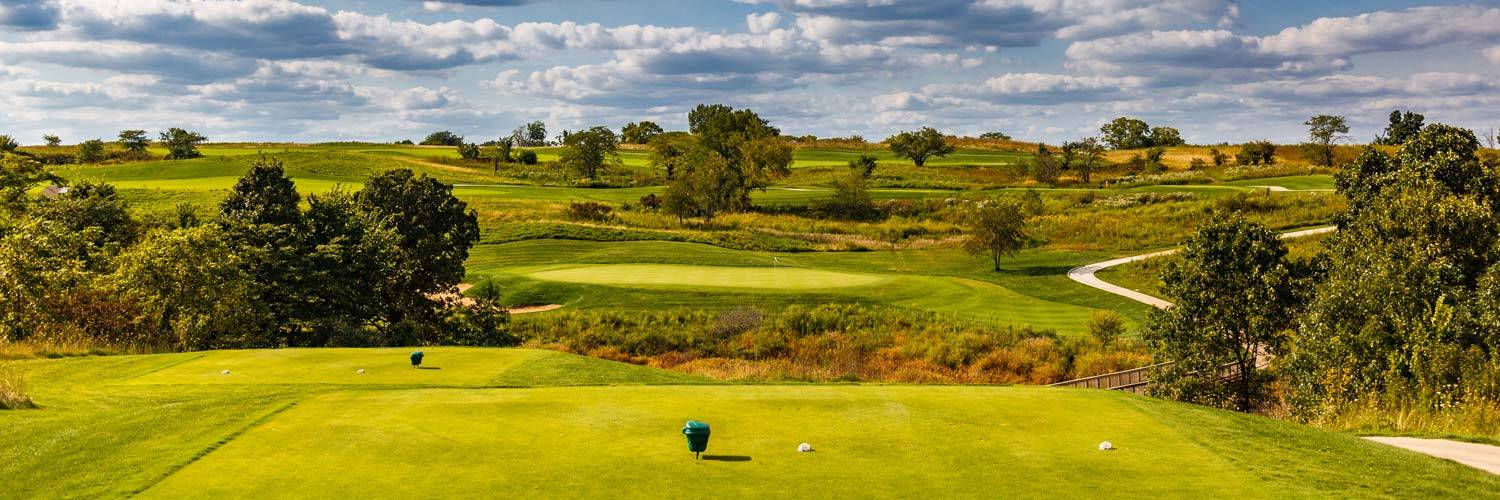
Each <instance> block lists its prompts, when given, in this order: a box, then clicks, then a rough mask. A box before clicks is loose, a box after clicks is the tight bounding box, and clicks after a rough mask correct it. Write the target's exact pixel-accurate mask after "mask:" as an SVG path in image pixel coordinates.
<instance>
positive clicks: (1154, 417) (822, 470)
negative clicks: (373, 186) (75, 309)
mask: <svg viewBox="0 0 1500 500" xmlns="http://www.w3.org/2000/svg"><path fill="white" fill-rule="evenodd" d="M428 352H429V359H430V360H431V362H432V363H433V364H435V365H436V364H440V362H441V364H443V365H444V366H443V368H444V369H443V370H442V371H443V372H445V373H443V375H445V376H446V375H448V373H446V372H447V370H454V372H455V373H454V375H455V376H458V377H459V378H460V379H463V381H462V383H460V384H458V385H460V386H462V385H468V384H472V383H477V384H478V385H480V386H481V387H483V386H489V385H493V384H494V383H495V382H503V381H516V380H528V381H529V382H530V385H573V384H577V383H589V382H597V381H599V380H609V381H613V382H626V383H639V382H667V381H679V382H693V381H696V379H692V378H691V377H687V376H684V375H679V374H670V373H663V372H658V371H655V370H650V369H645V368H640V367H633V366H629V365H621V364H618V363H611V362H605V361H599V360H591V359H588V358H581V357H577V356H570V355H564V354H557V353H536V352H530V351H511V350H483V349H449V350H438V349H431V350H428ZM405 353H406V350H401V349H387V350H318V351H299V350H289V351H270V352H266V351H225V352H215V353H188V354H173V355H155V356H120V357H107V358H82V359H65V360H47V361H33V362H28V363H27V365H28V366H29V367H30V368H31V369H32V370H33V372H34V375H35V379H36V380H37V382H38V383H37V388H36V389H37V391H36V393H37V399H38V402H39V403H41V404H42V406H43V409H41V410H27V411H12V412H0V477H7V478H25V479H24V480H13V481H9V482H7V488H8V489H7V491H6V493H7V495H12V494H13V495H16V496H23V497H56V496H122V495H125V494H129V493H131V492H135V491H140V490H144V492H143V493H144V496H147V497H156V498H179V497H225V496H232V497H267V496H300V497H315V496H340V497H344V496H362V497H376V498H386V497H412V496H438V497H474V496H482V495H492V494H493V492H495V491H507V492H513V494H520V495H528V496H548V497H553V496H570V497H571V496H598V495H608V496H653V497H660V496H695V497H701V496H704V495H713V496H728V497H741V496H768V495H769V496H793V495H796V496H804V497H825V496H830V495H841V496H849V495H857V496H884V497H911V496H916V495H931V494H933V493H936V494H938V495H942V496H980V495H983V496H1048V497H1057V496H1094V497H1097V496H1133V497H1139V496H1164V495H1165V496H1175V497H1180V496H1193V497H1210V496H1212V497H1222V496H1253V497H1267V498H1282V497H1312V496H1318V497H1327V496H1355V497H1362V496H1385V495H1388V496H1398V497H1475V496H1483V495H1485V494H1488V492H1493V491H1495V488H1497V487H1500V479H1497V477H1496V476H1492V475H1488V474H1484V473H1481V472H1478V471H1474V470H1472V469H1467V468H1464V467H1462V466H1458V465H1456V464H1452V463H1448V462H1443V461H1439V460H1435V459H1430V458H1426V457H1422V456H1418V455H1415V454H1411V453H1408V452H1404V451H1401V450H1397V449H1395V448H1388V447H1384V446H1381V445H1376V444H1373V443H1367V442H1363V441H1361V440H1359V439H1357V438H1354V437H1352V436H1348V435H1342V434H1333V433H1327V432H1323V431H1317V430H1313V429H1310V428H1306V427H1302V426H1298V425H1295V424H1290V423H1286V422H1281V421H1275V420H1270V419H1265V418H1260V417H1253V416H1246V415H1239V414H1232V413H1228V412H1223V411H1218V410H1212V409H1206V408H1200V407H1192V406H1187V405H1181V404H1176V403H1169V402H1164V401H1157V400H1150V399H1146V398H1141V397H1137V396H1132V395H1128V394H1120V393H1104V392H1094V391H1080V390H1068V389H1047V388H1022V387H919V386H820V385H784V386H725V385H707V386H659V387H648V386H640V385H623V386H612V387H584V388H535V389H495V388H463V387H448V385H449V382H452V381H438V380H432V379H429V378H426V377H430V376H431V375H433V374H432V373H430V371H427V370H413V369H411V368H409V367H405V366H401V365H402V364H403V363H404V361H405ZM251 361H253V362H251ZM237 363H238V364H237ZM353 365H362V366H371V367H375V368H372V369H371V373H369V374H370V375H375V373H374V372H375V371H376V370H379V371H381V372H384V371H385V370H387V369H389V370H393V371H394V372H395V373H394V374H393V375H392V376H393V377H395V378H394V379H392V380H389V382H392V384H393V385H383V386H374V385H368V384H346V382H347V380H348V378H350V377H352V374H350V373H348V370H347V368H348V367H349V366H353ZM219 366H240V367H242V368H240V370H241V371H245V370H260V371H263V372H264V375H265V376H266V378H264V379H261V380H256V379H254V378H253V377H254V376H255V375H252V373H250V372H248V371H246V372H245V377H243V378H236V377H234V376H231V377H230V379H231V380H233V382H234V383H213V384H202V383H199V382H200V380H198V377H200V375H201V374H200V372H202V371H211V372H212V376H215V377H222V375H220V374H218V371H217V370H214V368H217V367H219ZM309 367H313V368H309ZM309 371H313V372H320V373H308V372H309ZM459 371H465V372H467V371H473V372H475V373H474V374H472V375H470V374H459V373H456V372H459ZM232 373H238V372H232ZM497 373H498V374H499V375H498V376H494V375H493V374H497ZM508 374H514V375H508ZM256 375H259V374H256ZM309 377H311V378H309ZM288 380H292V381H297V382H299V383H292V384H282V383H258V382H280V381H288ZM481 380H484V381H485V382H477V381H481ZM147 381H150V382H153V383H159V384H167V385H151V384H146V383H144V382H147ZM309 381H318V382H328V383H316V384H313V383H305V382H309ZM124 382H129V383H124ZM340 384H346V385H340ZM687 419H702V420H706V421H708V422H710V423H711V424H712V425H713V426H714V435H713V438H712V440H711V442H710V446H709V455H710V456H711V457H715V458H719V460H704V461H701V462H695V461H693V460H692V458H691V455H690V454H689V453H688V452H687V451H686V449H685V446H684V444H683V439H682V437H681V435H680V434H678V432H677V429H678V428H679V427H680V426H681V424H682V422H683V421H684V420H687ZM1102 440H1110V441H1112V442H1113V443H1115V445H1116V446H1117V447H1118V448H1119V449H1118V450H1117V451H1114V452H1108V453H1106V452H1100V451H1097V450H1096V445H1097V443H1098V442H1099V441H1102ZM804 441H805V442H810V443H812V444H813V445H814V446H815V447H816V449H817V451H815V452H813V453H809V454H799V453H796V452H795V451H794V448H795V446H796V445H797V443H800V442H804Z"/></svg>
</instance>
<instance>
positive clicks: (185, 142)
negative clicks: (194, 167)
mask: <svg viewBox="0 0 1500 500" xmlns="http://www.w3.org/2000/svg"><path fill="white" fill-rule="evenodd" d="M207 140H208V138H207V137H204V136H202V135H199V134H198V133H197V132H189V131H186V130H183V129H180V128H177V127H172V128H169V129H167V130H166V131H164V132H162V133H161V143H162V145H164V146H166V147H167V158H168V159H172V160H187V159H191V158H197V157H200V156H203V155H202V154H200V153H199V152H198V145H199V144H201V143H203V142H204V141H207Z"/></svg>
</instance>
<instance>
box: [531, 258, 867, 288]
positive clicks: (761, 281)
mask: <svg viewBox="0 0 1500 500" xmlns="http://www.w3.org/2000/svg"><path fill="white" fill-rule="evenodd" d="M527 276H529V277H531V278H534V279H539V280H547V281H563V282H569V283H587V284H594V285H613V286H643V287H652V286H690V287H721V288H761V289H782V290H812V289H819V288H843V287H851V286H866V285H873V284H876V283H880V282H881V281H882V280H883V279H884V278H881V277H880V276H874V275H868V274H855V273H844V272H837V271H823V270H818V269H801V268H789V267H721V266H680V265H661V264H600V265H585V266H569V267H565V268H561V269H551V270H543V271H535V272H531V273H527Z"/></svg>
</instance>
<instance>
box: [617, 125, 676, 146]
mask: <svg viewBox="0 0 1500 500" xmlns="http://www.w3.org/2000/svg"><path fill="white" fill-rule="evenodd" d="M665 132H666V131H665V130H662V128H661V125H657V124H656V123H655V122H649V121H641V122H639V123H637V122H630V123H627V124H625V127H624V128H621V129H620V142H623V143H625V144H650V143H651V140H652V139H655V138H656V136H658V135H661V134H663V133H665Z"/></svg>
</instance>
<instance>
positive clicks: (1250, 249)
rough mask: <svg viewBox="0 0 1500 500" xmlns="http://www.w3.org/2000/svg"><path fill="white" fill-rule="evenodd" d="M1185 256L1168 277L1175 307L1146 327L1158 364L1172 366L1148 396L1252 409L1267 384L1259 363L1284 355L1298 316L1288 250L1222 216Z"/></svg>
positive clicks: (1263, 232)
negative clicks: (1286, 335) (1287, 335)
mask: <svg viewBox="0 0 1500 500" xmlns="http://www.w3.org/2000/svg"><path fill="white" fill-rule="evenodd" d="M1182 256H1183V258H1182V260H1181V262H1180V263H1177V262H1173V263H1169V264H1168V267H1167V271H1166V274H1165V275H1164V276H1163V281H1165V282H1166V288H1165V291H1166V294H1167V296H1168V297H1170V298H1172V299H1173V300H1174V301H1176V302H1175V304H1173V305H1172V307H1169V308H1167V309H1162V310H1157V311H1154V312H1153V313H1152V315H1151V320H1150V323H1149V325H1148V326H1147V327H1146V330H1145V339H1146V341H1147V343H1148V344H1149V345H1150V346H1151V348H1152V350H1153V352H1154V353H1155V356H1156V362H1158V363H1171V364H1169V365H1166V366H1163V367H1162V368H1160V369H1158V370H1156V371H1155V373H1153V374H1152V378H1151V381H1152V385H1151V392H1152V393H1153V394H1155V395H1158V396H1164V397H1168V398H1172V399H1177V400H1180V401H1186V402H1191V403H1198V404H1205V405H1211V406H1218V407H1221V408H1229V409H1235V410H1239V411H1250V410H1253V409H1255V408H1256V407H1258V406H1259V404H1260V403H1261V401H1262V398H1263V397H1264V396H1265V395H1266V390H1267V386H1268V383H1269V379H1268V378H1267V377H1266V376H1264V375H1263V374H1262V373H1261V372H1260V371H1259V366H1260V360H1261V359H1263V358H1264V356H1266V355H1267V354H1274V353H1277V352H1279V351H1280V348H1281V340H1282V336H1283V332H1284V331H1285V330H1286V329H1288V328H1290V327H1291V325H1292V321H1293V320H1292V318H1294V317H1295V314H1294V312H1295V310H1294V309H1295V302H1296V300H1295V295H1294V294H1293V293H1292V290H1291V286H1290V284H1291V274H1290V272H1289V271H1288V269H1287V266H1286V264H1285V257H1286V246H1285V245H1284V244H1283V243H1282V242H1281V239H1280V238H1278V237H1277V236H1276V233H1274V232H1272V231H1271V230H1269V229H1266V228H1265V227H1264V226H1261V225H1259V224H1256V223H1253V222H1247V221H1245V220H1244V219H1242V218H1239V217H1238V216H1226V215H1223V214H1218V215H1215V216H1214V217H1213V218H1212V219H1210V220H1209V221H1208V222H1207V223H1206V224H1204V225H1203V226H1202V227H1201V228H1199V229H1198V232H1197V233H1196V234H1194V235H1193V236H1192V237H1191V238H1189V239H1188V241H1187V246H1186V248H1184V249H1183V252H1182ZM1226 379H1228V380H1227V381H1226Z"/></svg>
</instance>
